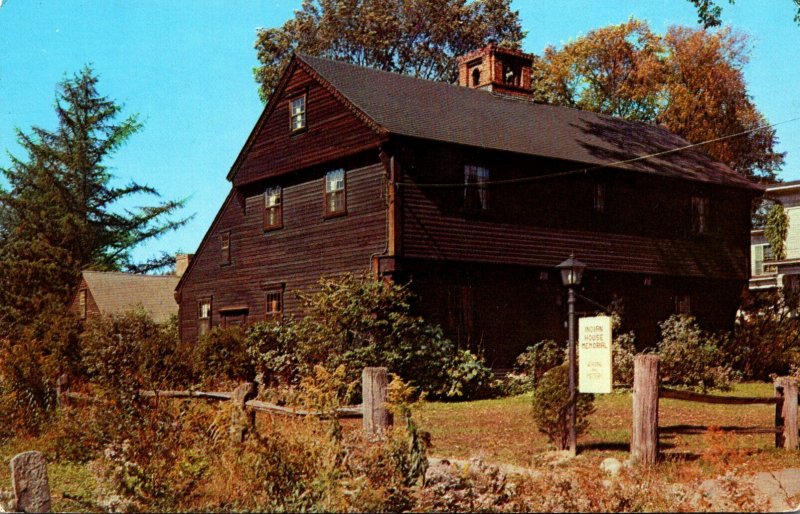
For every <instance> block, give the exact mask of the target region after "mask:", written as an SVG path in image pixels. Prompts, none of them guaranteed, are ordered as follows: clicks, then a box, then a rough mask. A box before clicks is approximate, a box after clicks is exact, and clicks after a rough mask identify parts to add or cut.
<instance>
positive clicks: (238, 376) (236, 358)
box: [192, 325, 256, 384]
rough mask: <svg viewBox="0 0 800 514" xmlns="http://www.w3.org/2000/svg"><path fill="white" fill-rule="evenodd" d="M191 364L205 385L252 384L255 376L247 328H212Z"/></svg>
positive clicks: (195, 349) (203, 338)
mask: <svg viewBox="0 0 800 514" xmlns="http://www.w3.org/2000/svg"><path fill="white" fill-rule="evenodd" d="M192 361H193V364H192V368H193V370H194V373H195V374H196V376H197V377H199V378H200V379H201V380H202V381H203V383H205V384H213V383H215V382H218V381H219V380H228V381H235V382H241V381H250V380H253V379H254V378H255V375H256V372H255V366H254V364H253V360H252V358H251V357H250V356H249V355H248V352H247V335H246V332H245V329H243V328H242V327H240V326H238V325H234V326H232V327H227V328H223V327H214V328H213V329H211V331H210V332H208V333H207V334H205V335H204V336H203V337H201V338H200V340H199V341H198V342H197V344H196V345H195V348H194V352H193V358H192Z"/></svg>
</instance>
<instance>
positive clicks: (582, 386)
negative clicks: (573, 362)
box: [578, 316, 614, 393]
mask: <svg viewBox="0 0 800 514" xmlns="http://www.w3.org/2000/svg"><path fill="white" fill-rule="evenodd" d="M611 370H612V357H611V317H610V316H594V317H589V318H580V319H579V320H578V391H580V392H581V393H610V392H611V390H612V388H613V384H614V378H613V374H612V371H611Z"/></svg>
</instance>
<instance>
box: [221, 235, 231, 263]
mask: <svg viewBox="0 0 800 514" xmlns="http://www.w3.org/2000/svg"><path fill="white" fill-rule="evenodd" d="M220 252H221V254H222V265H223V266H224V265H227V264H230V263H231V233H230V232H223V233H222V234H220Z"/></svg>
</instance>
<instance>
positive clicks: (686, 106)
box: [534, 19, 784, 181]
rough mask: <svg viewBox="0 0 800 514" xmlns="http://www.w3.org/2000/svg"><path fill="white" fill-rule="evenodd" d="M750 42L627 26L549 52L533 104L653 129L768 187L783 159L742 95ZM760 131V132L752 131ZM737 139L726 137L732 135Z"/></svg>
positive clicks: (538, 68)
mask: <svg viewBox="0 0 800 514" xmlns="http://www.w3.org/2000/svg"><path fill="white" fill-rule="evenodd" d="M747 49H748V39H747V37H746V36H744V35H742V34H739V33H734V32H732V31H731V30H729V29H724V30H721V31H718V32H714V33H712V32H708V31H705V30H696V29H690V28H686V27H671V28H670V29H669V30H668V31H667V34H666V35H663V36H661V35H656V34H653V33H652V32H651V31H650V29H649V27H648V25H647V23H646V22H644V21H640V20H635V19H631V20H629V21H628V22H626V23H623V24H620V25H612V26H609V27H604V28H601V29H597V30H593V31H591V32H589V33H588V34H587V35H586V36H584V37H582V38H579V39H577V40H575V41H573V42H570V43H568V44H567V45H565V46H564V47H563V48H562V49H560V50H557V49H555V48H554V47H548V48H547V49H546V50H545V52H544V55H543V57H542V58H541V59H539V60H537V62H536V64H535V69H534V78H535V80H536V87H535V92H536V95H537V100H539V101H542V102H547V103H553V104H557V105H569V106H574V107H578V108H580V109H585V110H590V111H595V112H601V113H605V114H611V115H615V116H620V117H623V118H626V119H633V120H638V121H644V122H649V123H659V124H662V125H664V126H665V127H666V128H668V129H669V130H671V131H672V132H674V133H676V134H678V135H680V136H682V137H684V138H685V139H687V140H688V141H689V142H691V143H705V142H707V141H711V140H717V139H719V138H724V139H721V140H719V141H714V142H711V143H708V144H704V145H703V147H702V148H703V150H705V151H706V152H707V153H708V154H709V155H711V156H712V157H714V158H716V159H718V160H720V161H722V162H724V163H726V164H727V165H729V166H730V167H731V168H732V169H734V170H735V171H737V172H738V173H740V174H742V175H744V176H747V177H751V178H759V179H761V180H764V181H773V180H774V179H775V173H776V172H777V170H778V169H779V167H780V166H781V164H782V163H783V157H784V154H782V153H778V152H776V151H775V150H774V147H775V144H776V141H777V140H776V136H775V130H774V129H772V128H763V129H759V127H763V126H764V125H766V120H765V118H764V116H763V115H762V114H761V113H760V112H759V111H758V109H757V108H756V106H755V105H754V104H753V102H752V101H751V99H750V96H749V95H748V93H747V86H746V84H745V81H744V77H743V74H742V68H743V66H744V65H745V64H746V63H747V59H748V53H747ZM755 129H759V130H755ZM734 135H735V137H727V136H734Z"/></svg>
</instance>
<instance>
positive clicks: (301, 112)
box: [289, 95, 306, 132]
mask: <svg viewBox="0 0 800 514" xmlns="http://www.w3.org/2000/svg"><path fill="white" fill-rule="evenodd" d="M289 117H290V128H291V129H292V132H297V131H300V130H303V129H304V128H306V95H302V96H298V97H296V98H292V99H291V100H290V101H289Z"/></svg>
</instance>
